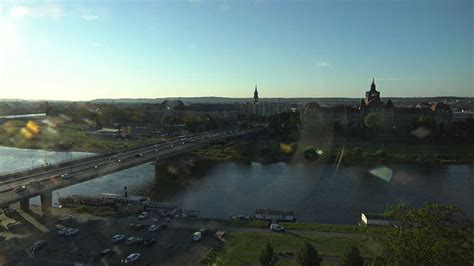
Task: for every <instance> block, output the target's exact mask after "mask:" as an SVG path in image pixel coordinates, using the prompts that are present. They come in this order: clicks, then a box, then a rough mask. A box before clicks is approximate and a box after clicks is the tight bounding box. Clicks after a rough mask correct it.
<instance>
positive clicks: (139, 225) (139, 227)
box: [133, 223, 145, 231]
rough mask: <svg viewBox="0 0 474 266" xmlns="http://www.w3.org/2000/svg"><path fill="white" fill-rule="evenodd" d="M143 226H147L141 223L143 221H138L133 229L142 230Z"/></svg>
mask: <svg viewBox="0 0 474 266" xmlns="http://www.w3.org/2000/svg"><path fill="white" fill-rule="evenodd" d="M143 228H145V225H143V224H141V223H136V224H135V226H134V227H133V229H134V230H135V231H140V230H142V229H143Z"/></svg>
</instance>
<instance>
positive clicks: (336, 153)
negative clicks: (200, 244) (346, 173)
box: [193, 140, 474, 166]
mask: <svg viewBox="0 0 474 266" xmlns="http://www.w3.org/2000/svg"><path fill="white" fill-rule="evenodd" d="M308 148H316V149H320V150H321V151H322V154H320V155H318V156H317V158H316V159H315V160H308V159H306V158H305V151H306V150H307V149H308ZM193 154H194V155H195V156H196V157H197V158H200V159H205V160H210V161H216V162H225V161H227V162H229V161H234V162H246V163H250V162H259V163H263V164H271V163H278V162H285V163H310V164H343V165H346V166H351V165H364V164H365V165H373V164H390V163H392V164H420V165H449V164H474V151H473V150H472V148H471V147H470V146H469V145H461V144H411V145H410V144H392V145H376V144H368V145H367V146H355V145H350V144H342V143H341V144H338V143H330V144H329V145H328V144H327V143H325V144H319V145H318V144H317V143H316V144H314V143H281V142H279V141H278V140H265V141H242V142H227V143H216V144H213V145H210V146H207V147H203V148H201V149H198V150H196V151H194V152H193Z"/></svg>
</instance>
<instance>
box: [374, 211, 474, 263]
mask: <svg viewBox="0 0 474 266" xmlns="http://www.w3.org/2000/svg"><path fill="white" fill-rule="evenodd" d="M386 215H388V216H389V217H392V219H394V220H396V221H398V222H399V225H400V226H399V229H396V230H394V229H391V230H386V232H385V234H386V237H385V238H384V239H383V240H382V245H383V253H382V258H383V261H384V263H385V264H389V265H471V264H472V261H474V223H473V221H472V220H470V219H469V218H467V217H466V216H465V214H464V213H463V212H462V211H461V210H460V209H459V208H456V207H454V206H446V205H439V204H427V205H425V206H424V207H422V208H418V209H416V208H411V207H408V206H405V205H396V206H392V207H390V209H389V210H388V211H387V212H386Z"/></svg>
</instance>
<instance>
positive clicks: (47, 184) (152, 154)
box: [0, 129, 257, 214]
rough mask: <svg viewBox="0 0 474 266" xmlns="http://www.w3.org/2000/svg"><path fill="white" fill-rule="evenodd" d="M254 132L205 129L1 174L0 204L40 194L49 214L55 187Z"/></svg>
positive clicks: (23, 205)
mask: <svg viewBox="0 0 474 266" xmlns="http://www.w3.org/2000/svg"><path fill="white" fill-rule="evenodd" d="M255 132H257V131H256V130H237V129H226V130H219V131H212V132H205V133H201V134H195V135H188V136H186V137H183V138H177V139H173V140H170V141H167V142H161V143H150V144H146V145H141V146H138V147H133V148H130V149H126V150H121V151H118V152H113V153H108V154H100V155H96V156H90V157H86V158H81V159H76V160H71V161H68V162H63V163H58V164H53V165H49V166H47V167H37V168H34V169H31V170H27V171H19V172H16V173H9V174H8V175H4V176H0V207H7V206H8V205H10V204H12V203H16V202H20V208H21V209H23V210H28V209H29V201H30V198H33V197H36V196H40V201H41V209H42V212H43V214H49V213H50V211H51V206H52V193H53V191H54V190H58V189H61V188H65V187H68V186H72V185H75V184H78V183H82V182H85V181H88V180H91V179H94V178H97V177H100V176H104V175H108V174H112V173H115V172H119V171H122V170H124V169H128V168H132V167H135V166H138V165H142V164H146V163H149V162H153V161H156V160H160V159H165V158H169V157H172V156H176V155H179V154H185V153H188V152H190V151H192V150H194V149H196V148H199V147H202V146H205V145H207V144H209V143H211V142H215V141H220V140H225V139H229V138H236V137H240V136H244V135H248V134H252V133H255Z"/></svg>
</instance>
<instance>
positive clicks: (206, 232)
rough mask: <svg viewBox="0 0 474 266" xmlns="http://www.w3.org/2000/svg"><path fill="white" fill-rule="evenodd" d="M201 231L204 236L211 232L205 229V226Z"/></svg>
mask: <svg viewBox="0 0 474 266" xmlns="http://www.w3.org/2000/svg"><path fill="white" fill-rule="evenodd" d="M199 232H201V235H202V236H205V235H207V234H208V233H209V230H207V229H205V228H201V229H200V230H199Z"/></svg>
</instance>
